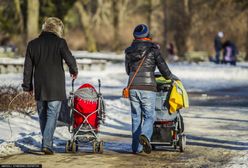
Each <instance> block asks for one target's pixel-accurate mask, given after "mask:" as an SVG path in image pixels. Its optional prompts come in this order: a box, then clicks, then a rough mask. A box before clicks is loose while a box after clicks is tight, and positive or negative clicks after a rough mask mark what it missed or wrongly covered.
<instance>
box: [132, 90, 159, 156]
mask: <svg viewBox="0 0 248 168" xmlns="http://www.w3.org/2000/svg"><path fill="white" fill-rule="evenodd" d="M155 101H156V93H155V92H152V91H145V90H136V89H132V90H130V103H131V115H132V150H133V152H134V153H136V152H140V151H141V150H142V146H141V145H140V143H139V136H140V135H141V134H143V135H145V136H146V137H147V138H148V139H149V140H151V136H152V133H153V123H154V121H155V116H156V113H155Z"/></svg>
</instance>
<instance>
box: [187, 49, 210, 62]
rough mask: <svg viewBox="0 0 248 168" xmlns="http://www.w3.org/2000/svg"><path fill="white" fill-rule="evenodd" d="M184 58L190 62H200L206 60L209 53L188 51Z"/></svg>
mask: <svg viewBox="0 0 248 168" xmlns="http://www.w3.org/2000/svg"><path fill="white" fill-rule="evenodd" d="M185 56H186V59H187V60H188V61H190V62H201V61H207V60H208V57H209V53H208V52H207V51H188V52H186V53H185Z"/></svg>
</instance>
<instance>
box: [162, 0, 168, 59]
mask: <svg viewBox="0 0 248 168" xmlns="http://www.w3.org/2000/svg"><path fill="white" fill-rule="evenodd" d="M162 3H163V14H164V30H163V37H164V38H163V45H162V47H161V48H162V53H163V57H164V59H165V58H166V57H167V55H168V53H167V50H166V48H167V44H168V40H167V39H168V32H169V16H168V14H169V11H168V10H169V8H168V5H169V4H168V0H162Z"/></svg>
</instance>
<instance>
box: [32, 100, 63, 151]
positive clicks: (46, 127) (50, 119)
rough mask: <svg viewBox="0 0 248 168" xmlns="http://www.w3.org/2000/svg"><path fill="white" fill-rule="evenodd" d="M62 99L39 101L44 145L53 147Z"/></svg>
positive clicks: (38, 107)
mask: <svg viewBox="0 0 248 168" xmlns="http://www.w3.org/2000/svg"><path fill="white" fill-rule="evenodd" d="M61 104H62V102H61V101H37V110H38V114H39V121H40V129H41V134H42V147H44V148H49V149H52V147H53V134H54V131H55V128H56V124H57V119H58V116H59V112H60V108H61Z"/></svg>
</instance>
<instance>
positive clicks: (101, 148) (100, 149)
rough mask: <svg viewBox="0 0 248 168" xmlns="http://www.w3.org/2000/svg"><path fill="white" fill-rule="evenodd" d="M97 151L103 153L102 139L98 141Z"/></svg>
mask: <svg viewBox="0 0 248 168" xmlns="http://www.w3.org/2000/svg"><path fill="white" fill-rule="evenodd" d="M98 152H99V153H101V154H102V153H103V141H100V142H99V151H98Z"/></svg>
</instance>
